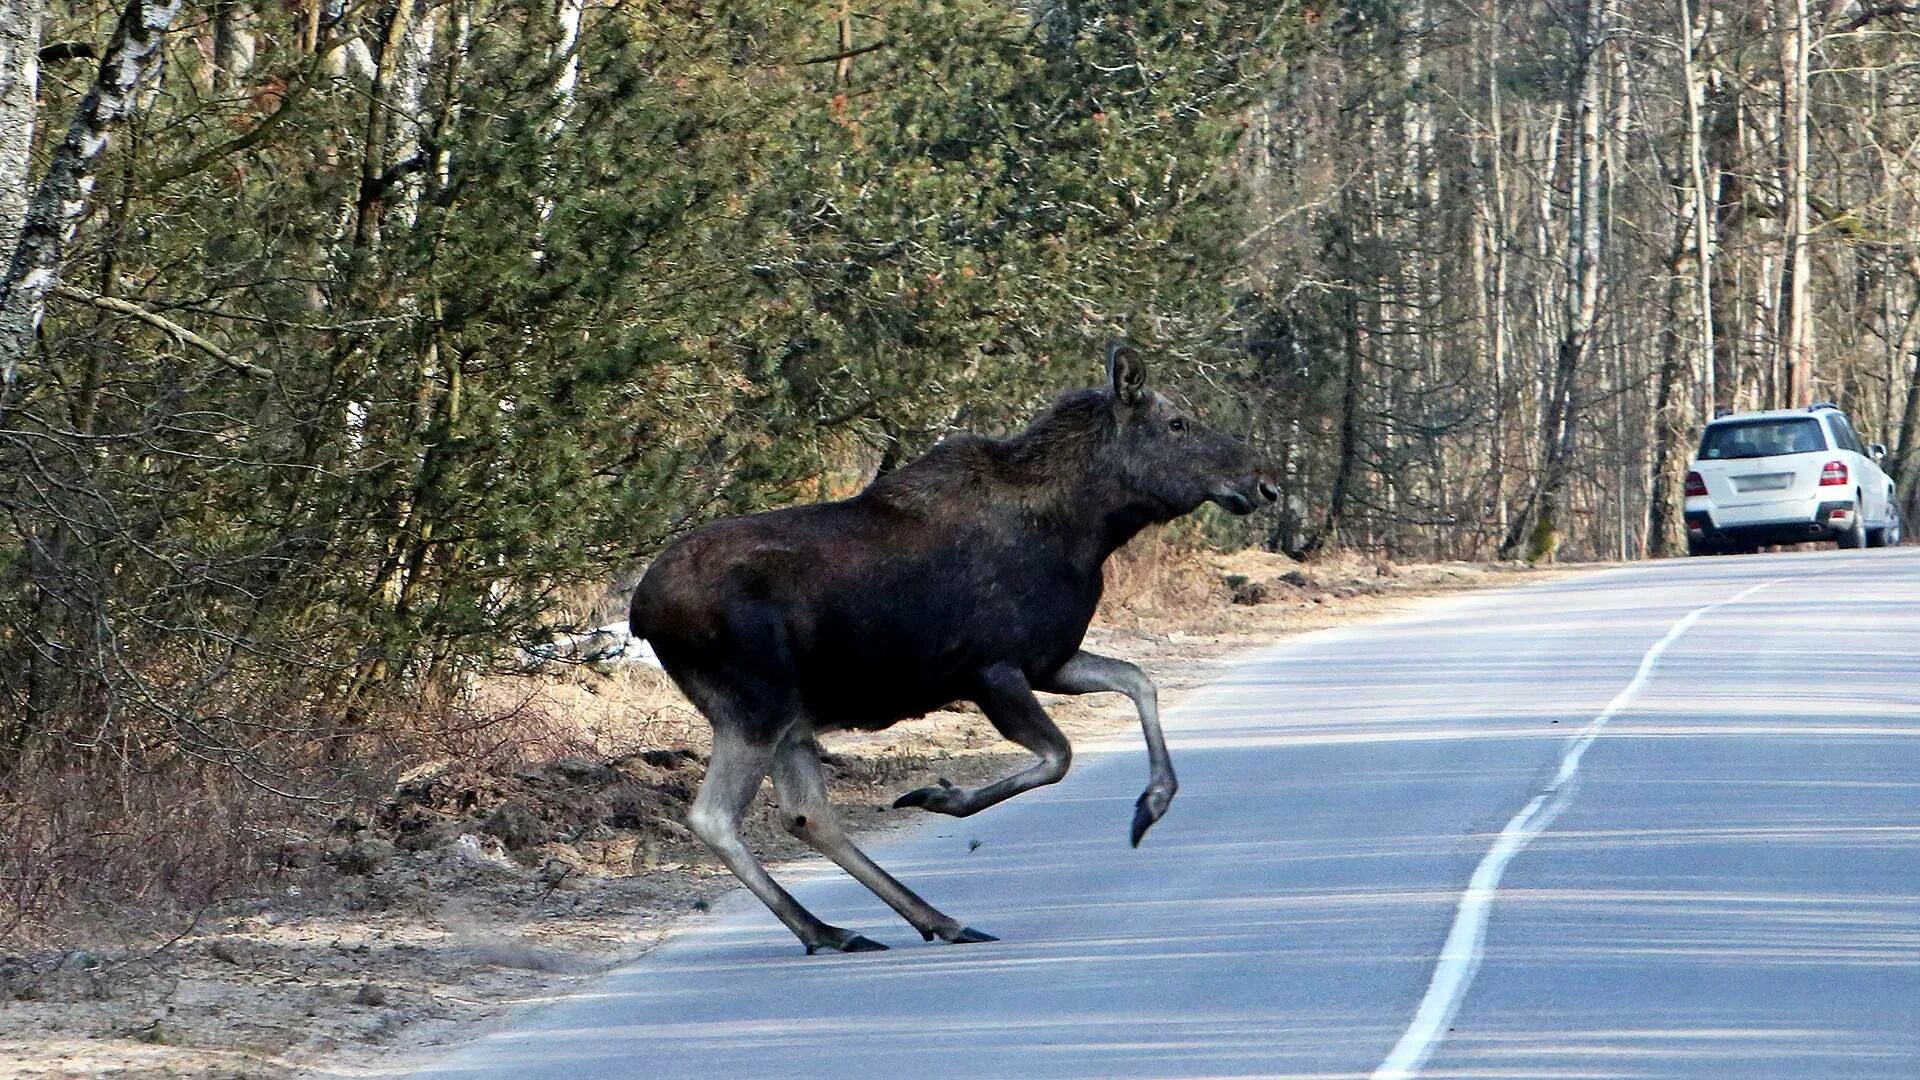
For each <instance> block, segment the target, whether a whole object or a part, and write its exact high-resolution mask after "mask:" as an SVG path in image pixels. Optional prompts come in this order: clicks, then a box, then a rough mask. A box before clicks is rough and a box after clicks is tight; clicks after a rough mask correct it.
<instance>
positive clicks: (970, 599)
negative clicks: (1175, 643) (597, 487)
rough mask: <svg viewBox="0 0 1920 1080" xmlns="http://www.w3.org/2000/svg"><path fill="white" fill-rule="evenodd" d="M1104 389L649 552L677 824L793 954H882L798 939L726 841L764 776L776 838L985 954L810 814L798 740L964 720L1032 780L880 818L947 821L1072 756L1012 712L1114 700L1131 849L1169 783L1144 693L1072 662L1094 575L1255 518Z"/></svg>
mask: <svg viewBox="0 0 1920 1080" xmlns="http://www.w3.org/2000/svg"><path fill="white" fill-rule="evenodd" d="M1107 375H1108V382H1109V385H1108V386H1106V387H1103V388H1099V389H1090V390H1077V391H1074V392H1072V393H1068V394H1066V395H1064V396H1062V397H1061V398H1060V399H1059V400H1058V401H1055V402H1054V404H1053V407H1052V408H1050V409H1048V410H1047V411H1046V412H1044V413H1042V414H1041V415H1040V416H1039V417H1038V418H1037V419H1035V420H1034V421H1033V423H1032V424H1031V425H1029V426H1028V427H1027V429H1026V430H1025V431H1023V432H1021V433H1020V434H1018V435H1015V436H1013V437H1011V438H1004V439H995V438H985V437H981V436H975V435H962V436H956V437H954V438H950V439H947V440H946V441H944V442H942V443H940V444H939V445H938V446H935V447H934V448H933V449H932V450H931V451H929V452H928V453H927V455H926V456H925V457H923V458H921V459H919V460H918V461H915V462H913V463H912V464H909V465H906V466H903V467H902V468H900V469H897V470H895V471H893V472H891V473H888V474H887V475H885V476H882V477H880V478H879V479H877V480H875V481H874V482H873V484H872V485H871V486H870V487H868V488H867V489H866V490H865V491H863V492H861V493H860V494H858V495H856V496H854V497H853V498H851V499H846V500H844V501H841V502H831V503H819V504H815V505H811V506H797V507H792V508H789V509H785V510H774V511H770V512H767V513H761V514H753V515H751V516H748V517H738V518H728V519H725V520H722V521H716V522H713V523H711V524H709V525H705V526H703V527H701V528H699V529H696V530H694V531H693V532H691V533H689V534H688V535H687V536H685V537H682V538H681V539H680V540H678V541H676V542H675V543H674V544H672V545H671V546H669V547H668V548H667V549H666V550H665V551H663V552H661V554H660V557H659V558H658V559H657V560H655V561H654V563H653V565H652V566H651V567H650V568H649V569H648V570H647V573H646V576H645V578H643V579H642V580H641V582H640V587H639V590H638V591H637V592H636V593H635V594H634V598H633V612H632V624H633V633H634V634H635V636H638V637H642V638H645V639H646V640H647V641H648V642H650V643H651V644H652V645H653V648H654V651H655V652H656V653H657V654H658V655H659V657H660V662H661V664H662V665H663V666H664V667H665V668H666V670H667V673H668V674H669V675H671V676H672V677H673V680H674V682H675V683H677V684H678V685H679V687H680V689H681V690H682V691H684V692H685V693H686V695H687V697H688V698H689V699H690V700H691V701H692V702H693V703H694V705H696V706H697V707H698V708H699V709H700V711H701V712H702V713H704V714H706V717H707V719H708V721H709V722H711V723H712V725H713V758H712V761H711V762H710V763H709V764H708V766H707V776H706V780H705V781H704V782H703V783H702V784H701V786H700V794H699V796H698V797H697V798H696V799H695V800H694V804H693V809H692V812H691V813H690V814H689V816H688V823H689V824H690V825H691V826H692V828H693V831H694V832H695V833H696V834H698V835H699V837H700V839H701V840H703V841H705V842H706V843H707V844H708V845H709V846H710V847H712V848H713V850H714V852H715V853H716V854H718V855H719V856H720V858H721V859H722V860H724V861H725V862H726V864H727V867H728V869H730V870H732V871H733V873H734V875H735V876H736V877H738V878H739V879H740V880H741V881H743V882H745V883H746V886H747V888H749V889H752V890H753V892H754V895H756V896H758V897H759V898H760V899H761V900H762V901H764V902H765V903H766V905H767V906H768V907H769V908H772V909H773V913H774V914H775V915H777V916H779V917H780V921H781V922H783V923H786V924H787V927H788V928H789V929H791V930H792V931H793V932H794V933H795V934H796V935H798V936H799V938H800V941H801V943H802V944H804V945H805V946H806V948H807V952H808V953H812V952H815V951H816V950H819V949H823V948H825V949H838V950H840V951H842V952H863V951H867V950H872V949H884V948H886V946H884V945H881V944H880V943H878V942H876V941H873V940H871V939H869V938H866V937H863V936H861V935H859V934H856V933H853V932H852V931H849V930H844V929H841V928H839V927H836V926H829V925H827V924H826V923H823V922H821V921H820V920H819V919H817V918H815V917H814V915H813V913H812V912H809V911H808V910H807V909H806V908H804V907H801V906H800V904H799V903H798V902H797V901H795V900H794V898H793V897H792V896H791V895H790V894H789V893H788V892H787V891H786V890H785V889H783V888H781V887H780V885H779V884H778V883H776V882H775V881H774V880H773V878H772V877H770V876H768V874H767V871H766V869H765V868H764V867H763V866H761V865H760V862H759V860H757V859H756V858H754V855H753V853H752V852H750V851H748V850H747V847H746V845H745V844H744V843H742V842H741V839H740V832H739V825H740V817H741V814H742V813H744V812H745V811H746V809H747V807H748V805H749V804H750V803H751V802H752V800H753V797H754V794H755V793H756V792H757V791H758V790H759V788H760V781H761V779H762V778H763V777H765V776H766V775H767V774H768V773H769V772H771V773H772V775H773V785H774V792H775V795H776V796H777V798H778V800H779V805H780V810H779V813H780V821H781V823H782V824H783V825H784V826H785V827H786V828H787V829H788V830H789V831H791V832H792V833H793V834H794V835H795V836H798V837H800V838H801V839H802V840H805V841H806V842H807V843H808V844H810V845H812V846H813V847H814V848H816V849H817V850H819V851H820V852H821V853H822V854H824V855H825V856H827V858H829V859H832V860H833V861H834V862H836V863H838V864H839V865H840V867H841V868H842V869H844V870H846V872H847V873H849V874H851V875H853V876H854V877H855V878H857V879H859V881H860V883H861V884H863V885H865V886H866V887H867V888H869V889H871V890H873V892H874V893H875V894H876V895H878V896H879V897H880V899H882V900H884V901H886V902H887V904H888V905H889V906H890V907H892V908H893V909H894V910H895V911H897V912H899V913H900V915H901V917H903V918H905V919H906V920H907V921H908V922H909V923H911V924H913V927H914V929H916V930H918V931H920V933H921V935H922V936H923V937H925V938H926V939H927V940H928V941H932V940H933V939H934V938H935V937H939V938H941V939H943V940H945V941H950V942H972V941H992V940H994V938H993V937H991V936H990V935H987V934H983V933H981V932H980V931H978V930H974V929H972V928H970V927H967V926H964V925H962V924H961V923H959V922H958V921H956V920H954V919H952V918H949V917H948V916H946V915H943V914H941V913H940V912H939V911H937V910H935V909H934V908H933V907H932V905H930V904H928V903H927V902H926V901H924V900H922V899H920V897H918V896H916V895H914V894H913V893H912V892H911V891H909V890H908V889H907V887H906V886H904V885H902V884H901V883H900V882H899V881H897V880H895V879H894V877H893V876H892V875H890V874H888V873H887V872H886V871H885V870H882V869H881V868H880V867H879V866H877V865H876V864H875V863H874V862H873V861H872V860H871V859H869V858H867V856H866V855H865V854H864V853H863V852H861V851H860V849H859V848H857V847H855V846H854V845H853V842H852V841H851V840H849V839H848V837H847V835H846V832H845V831H844V830H843V829H842V827H841V824H840V821H839V819H838V817H837V815H836V814H835V813H834V809H833V806H832V805H831V804H830V803H829V802H828V801H827V792H826V785H825V782H824V780H823V777H822V774H821V766H820V750H819V746H818V744H817V743H816V742H815V741H814V740H815V736H816V735H818V734H819V733H821V732H824V731H834V730H845V729H860V730H869V731H872V730H879V729H882V728H886V727H890V726H892V725H893V724H895V723H897V722H898V721H900V720H903V719H906V718H908V717H914V716H920V715H923V714H925V713H927V712H929V711H931V710H934V709H937V708H939V707H941V706H943V705H946V704H948V703H950V702H953V701H960V700H969V701H973V702H975V703H977V704H978V705H979V706H980V708H981V710H982V711H983V712H984V713H985V714H986V716H987V719H988V720H990V721H992V723H993V726H994V728H995V729H996V730H998V731H999V732H1000V734H1002V735H1004V736H1006V737H1007V738H1009V739H1011V740H1013V741H1014V742H1016V743H1019V744H1020V745H1021V746H1023V747H1026V748H1027V749H1028V750H1031V751H1033V753H1034V754H1035V755H1037V756H1038V757H1039V760H1038V761H1036V762H1035V763H1034V764H1032V765H1030V766H1028V767H1027V768H1024V769H1021V770H1020V771H1018V772H1016V773H1014V774H1013V775H1011V776H1008V777H1006V778H1004V779H1001V780H998V781H995V782H994V783H991V784H987V785H985V786H984V787H979V788H973V789H967V788H960V787H955V786H953V785H951V784H949V783H947V782H946V781H944V780H943V781H941V783H940V784H939V786H936V787H925V788H921V789H919V790H917V791H910V792H908V793H906V794H905V795H902V796H901V797H900V798H899V800H898V801H896V802H895V803H894V805H895V806H896V807H904V806H918V807H921V808H923V809H926V810H932V811H934V812H937V813H942V814H951V815H954V816H955V817H965V816H967V815H969V814H973V813H977V812H979V811H981V810H984V809H986V808H987V807H989V806H992V805H994V804H995V803H998V802H1000V801H1002V800H1004V799H1008V798H1011V797H1012V796H1015V795H1018V794H1020V793H1021V792H1023V791H1027V790H1029V789H1031V788H1036V787H1040V786H1041V785H1043V784H1051V783H1054V782H1056V781H1058V780H1059V779H1060V778H1061V777H1063V776H1065V775H1066V773H1067V766H1068V763H1069V761H1070V760H1071V759H1072V749H1071V748H1070V747H1069V746H1068V745H1067V740H1066V737H1065V736H1064V735H1062V734H1061V733H1060V729H1059V728H1057V727H1055V726H1054V724H1053V722H1052V721H1051V720H1049V719H1048V718H1047V714H1046V712H1045V711H1043V710H1042V709H1041V707H1040V703H1039V702H1038V701H1037V700H1035V698H1034V696H1033V692H1034V691H1035V690H1046V691H1050V692H1052V693H1057V694H1089V693H1095V692H1098V691H1109V690H1110V691H1115V692H1118V693H1122V694H1125V695H1127V696H1128V697H1130V698H1131V699H1133V703H1134V705H1135V707H1136V708H1137V709H1138V710H1139V713H1140V725H1141V727H1142V728H1143V729H1144V731H1145V733H1146V741H1147V752H1148V755H1149V757H1150V759H1151V763H1152V775H1151V779H1150V781H1149V782H1148V784H1147V789H1146V791H1145V792H1144V793H1143V794H1142V795H1141V796H1140V800H1139V803H1138V806H1137V808H1136V810H1135V812H1134V818H1133V843H1134V844H1135V845H1136V846H1137V845H1138V844H1139V843H1140V838H1141V836H1142V835H1144V834H1145V833H1146V831H1147V828H1148V827H1149V826H1151V825H1152V824H1153V823H1154V822H1155V821H1158V820H1159V819H1160V816H1161V815H1162V814H1165V813H1166V812H1167V805H1168V803H1170V802H1171V801H1172V800H1173V793H1174V791H1175V789H1176V784H1175V781H1174V776H1173V764H1172V762H1171V760H1170V759H1169V758H1168V756H1167V747H1166V741H1165V739H1164V738H1163V737H1162V736H1161V733H1160V717H1159V708H1158V705H1157V699H1156V695H1155V692H1154V687H1153V683H1151V682H1150V681H1148V679H1147V677H1146V675H1145V674H1144V673H1142V672H1141V670H1140V669H1139V668H1137V667H1135V666H1133V665H1132V664H1129V663H1127V662H1126V661H1124V660H1115V659H1112V658H1111V657H1105V656H1096V655H1095V654H1093V653H1090V652H1086V651H1085V650H1083V649H1081V648H1080V641H1081V638H1082V637H1083V636H1084V635H1085V633H1086V630H1087V624H1088V622H1089V621H1091V620H1092V618H1093V611H1094V607H1095V605H1096V604H1098V603H1099V600H1100V590H1101V585H1102V576H1101V567H1102V565H1103V564H1104V563H1105V562H1106V560H1107V556H1109V555H1111V554H1112V553H1113V552H1114V551H1115V550H1117V549H1118V548H1119V547H1120V546H1121V545H1122V544H1125V543H1126V542H1127V541H1128V540H1129V539H1131V538H1132V537H1133V536H1134V534H1136V533H1138V532H1139V531H1140V530H1141V529H1142V528H1144V527H1146V526H1148V525H1152V524H1155V523H1158V522H1164V521H1170V520H1172V519H1174V518H1177V517H1180V516H1181V515H1183V514H1186V513H1189V512H1191V511H1193V510H1194V509H1196V508H1198V507H1199V506H1200V504H1202V503H1205V502H1214V503H1218V504H1219V505H1221V506H1223V507H1225V508H1226V509H1228V510H1230V511H1232V512H1233V513H1236V514H1246V513H1250V512H1252V511H1253V510H1255V509H1256V508H1258V507H1260V506H1262V505H1264V504H1267V503H1271V502H1272V501H1273V500H1274V498H1275V496H1276V494H1277V493H1276V492H1275V491H1274V489H1273V488H1272V486H1270V485H1269V484H1267V483H1266V482H1264V481H1263V480H1261V479H1260V477H1259V476H1258V475H1257V474H1256V472H1255V470H1254V467H1253V464H1252V459H1251V456H1250V455H1249V453H1248V451H1247V449H1246V447H1245V446H1243V445H1242V444H1241V443H1240V442H1238V441H1236V440H1234V439H1231V438H1228V437H1227V436H1224V435H1221V434H1218V433H1216V432H1213V431H1209V430H1207V429H1206V428H1204V427H1202V426H1200V424H1199V423H1197V422H1196V421H1195V420H1194V419H1193V418H1192V417H1190V416H1188V415H1186V414H1185V413H1183V412H1182V411H1181V410H1180V409H1179V408H1178V407H1177V406H1176V405H1175V404H1174V403H1173V402H1171V401H1169V400H1168V399H1167V398H1166V397H1164V396H1162V395H1161V394H1158V393H1156V392H1154V391H1152V390H1149V389H1148V388H1147V386H1146V367H1145V365H1144V363H1143V362H1142V361H1141V360H1140V359H1139V357H1138V356H1137V355H1136V354H1135V353H1134V352H1133V350H1131V349H1130V348H1128V347H1126V346H1123V345H1115V346H1111V347H1110V348H1109V349H1108V354H1107Z"/></svg>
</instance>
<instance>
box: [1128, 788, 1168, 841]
mask: <svg viewBox="0 0 1920 1080" xmlns="http://www.w3.org/2000/svg"><path fill="white" fill-rule="evenodd" d="M1172 801H1173V796H1172V795H1171V794H1168V795H1164V796H1160V797H1157V798H1156V797H1155V794H1154V792H1153V790H1152V789H1148V790H1146V791H1143V792H1141V793H1140V801H1139V802H1137V803H1135V804H1134V807H1133V829H1132V835H1131V839H1132V841H1133V846H1134V847H1139V846H1140V838H1141V837H1143V836H1145V835H1147V830H1148V829H1151V828H1153V823H1154V822H1156V821H1159V820H1160V818H1161V816H1162V815H1163V814H1165V813H1166V812H1167V805H1168V804H1169V803H1171V802H1172Z"/></svg>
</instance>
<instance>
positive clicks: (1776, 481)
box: [1686, 402, 1900, 555]
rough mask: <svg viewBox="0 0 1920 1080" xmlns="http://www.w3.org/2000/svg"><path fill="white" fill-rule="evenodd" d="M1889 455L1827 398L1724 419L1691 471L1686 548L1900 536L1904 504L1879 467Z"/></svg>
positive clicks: (1705, 439) (1876, 543) (1704, 551)
mask: <svg viewBox="0 0 1920 1080" xmlns="http://www.w3.org/2000/svg"><path fill="white" fill-rule="evenodd" d="M1886 454H1887V448H1886V447H1884V446H1881V445H1880V444H1879V443H1874V444H1872V445H1871V446H1863V445H1861V443H1860V438H1859V436H1857V435H1855V434H1854V433H1853V426H1852V425H1851V424H1848V423H1847V417H1846V414H1844V413H1842V412H1841V411H1840V410H1839V409H1836V408H1834V407H1833V405H1831V404H1830V403H1827V402H1821V403H1820V404H1817V405H1813V406H1811V407H1809V408H1807V409H1806V410H1804V411H1800V410H1792V409H1782V410H1776V411H1774V412H1752V413H1740V414H1737V415H1733V416H1723V417H1721V418H1719V419H1717V420H1715V421H1714V422H1712V423H1711V424H1708V425H1707V429H1706V431H1704V432H1702V433H1701V436H1700V453H1699V455H1698V456H1696V457H1695V458H1694V459H1693V461H1692V463H1691V466H1690V467H1691V471H1689V472H1688V473H1687V510H1686V516H1687V554H1689V555H1713V554H1719V553H1734V552H1754V551H1758V550H1759V549H1760V546H1761V545H1762V544H1798V543H1803V542H1805V541H1808V540H1837V541H1839V543H1840V546H1841V547H1844V548H1858V547H1881V546H1883V545H1887V544H1898V543H1899V542H1900V511H1899V505H1900V504H1899V502H1898V500H1896V499H1895V498H1894V493H1893V481H1892V480H1889V479H1887V474H1886V473H1884V472H1881V471H1880V461H1881V459H1883V458H1885V457H1886Z"/></svg>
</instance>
